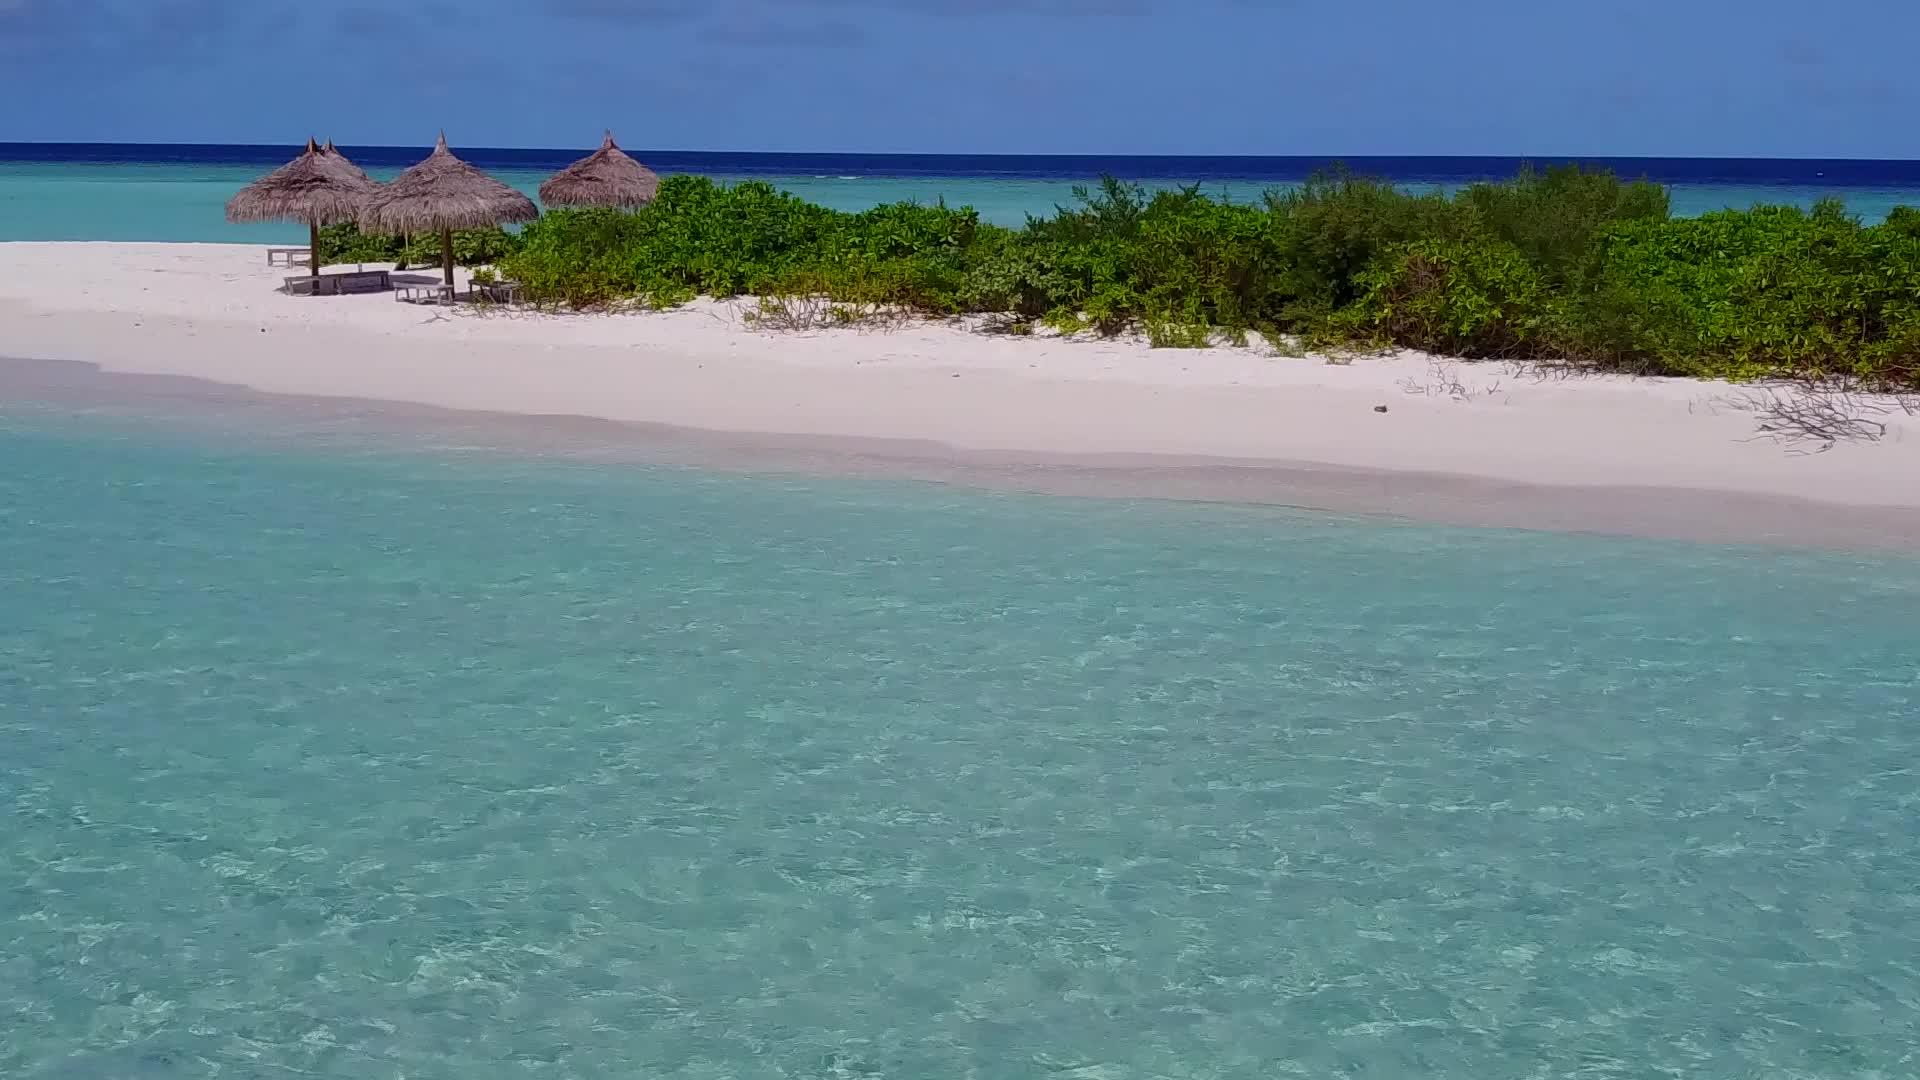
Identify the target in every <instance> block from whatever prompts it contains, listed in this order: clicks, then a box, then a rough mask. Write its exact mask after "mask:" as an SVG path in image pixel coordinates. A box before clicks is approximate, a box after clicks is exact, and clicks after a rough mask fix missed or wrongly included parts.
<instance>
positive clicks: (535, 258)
mask: <svg viewBox="0 0 1920 1080" xmlns="http://www.w3.org/2000/svg"><path fill="white" fill-rule="evenodd" d="M1075 194H1076V199H1075V202H1074V204H1073V205H1071V206H1067V207H1061V208H1059V209H1058V210H1057V211H1056V212H1055V213H1053V214H1051V215H1048V216H1045V217H1035V218H1031V219H1029V220H1028V222H1027V223H1026V225H1025V226H1024V227H1023V228H1020V229H1004V228H998V227H995V226H991V225H985V224H982V223H981V222H980V220H979V218H978V216H977V215H976V214H975V213H974V212H973V211H971V210H967V209H952V208H949V207H946V206H918V205H911V204H897V205H891V206H881V207H876V208H874V209H872V210H868V211H865V212H863V213H857V214H854V213H843V212H839V211H834V210H829V209H826V208H824V207H819V206H815V205H813V204H810V203H808V202H805V201H804V200H801V199H799V198H796V197H794V196H792V195H789V194H785V193H782V192H780V191H777V190H775V189H774V188H773V187H771V186H769V185H767V184H764V183H759V182H749V183H743V184H738V185H735V186H731V187H729V186H725V185H721V184H717V183H714V182H713V181H711V180H708V179H705V178H700V177H690V176H675V177H670V178H668V179H667V180H666V181H665V182H663V184H662V185H661V191H660V196H659V198H658V199H657V200H656V201H655V202H654V204H653V205H651V206H649V207H647V208H646V209H644V210H641V211H639V212H637V213H621V212H615V211H605V210H563V211H556V212H554V213H550V214H548V215H547V216H545V217H543V218H541V219H540V220H539V221H537V222H535V223H533V224H531V225H529V226H527V227H526V229H525V230H524V232H523V233H521V234H520V235H519V236H518V237H517V238H515V237H512V236H509V235H508V234H504V233H502V234H499V236H501V237H504V238H505V240H504V241H502V242H501V246H500V249H499V250H489V251H487V252H486V253H485V257H484V258H480V257H475V258H468V257H467V256H466V255H465V254H463V255H462V258H461V261H462V262H475V261H489V260H493V261H498V262H499V264H500V266H501V270H502V272H503V273H504V274H506V275H507V276H509V277H512V278H515V279H517V280H519V281H520V282H522V283H523V285H524V286H525V287H526V291H527V294H528V295H529V296H531V297H533V298H534V299H535V300H536V301H539V302H546V303H553V304H559V305H567V306H573V307H596V306H603V305H608V304H614V303H621V302H633V301H639V302H642V303H647V304H653V305H668V304H677V303H681V302H684V301H686V300H689V299H691V298H693V297H694V296H698V295H703V294H704V295H710V296H716V297H731V296H741V295H753V296H759V297H762V298H770V299H772V300H775V301H778V302H779V303H778V304H776V306H775V309H776V310H779V311H782V312H785V313H787V316H788V317H787V318H786V319H785V320H784V321H785V322H786V323H792V324H799V323H800V322H805V321H806V320H796V319H795V318H793V317H792V315H793V313H794V312H796V311H799V310H801V309H800V308H798V307H796V306H794V305H793V304H790V303H786V301H789V300H795V299H805V300H807V301H809V302H820V303H824V304H827V305H829V306H828V307H824V308H819V309H818V310H820V311H827V312H830V313H831V317H832V318H833V319H846V318H858V317H863V316H862V315H861V313H879V312H888V313H894V314H898V313H900V312H912V313H920V314H927V315H951V314H983V315H994V316H997V317H999V319H1000V320H1001V322H1002V323H1003V324H1004V325H1010V326H1011V327H1012V328H1013V329H1015V330H1026V329H1029V328H1030V327H1032V326H1033V325H1035V324H1038V323H1043V322H1044V323H1046V324H1048V325H1051V326H1055V327H1059V328H1061V329H1066V330H1080V329H1092V330H1095V331H1098V332H1100V333H1103V334H1114V333H1119V332H1122V331H1126V330H1139V331H1141V332H1143V333H1145V334H1146V336H1147V337H1148V339H1149V340H1150V341H1151V342H1152V343H1154V344H1156V345H1161V346H1174V347H1189V346H1197V345H1204V344H1206V343H1208V342H1209V341H1210V340H1213V339H1214V338H1215V337H1216V336H1217V335H1221V334H1224V335H1225V336H1227V337H1240V336H1243V335H1245V334H1246V333H1249V332H1259V333H1263V334H1267V335H1270V336H1277V335H1292V336H1296V337H1299V338H1303V339H1305V340H1307V341H1310V342H1315V343H1321V344H1341V345H1350V346H1363V347H1364V346H1404V347H1413V348H1421V349H1429V350H1433V351H1437V352H1445V353H1450V354H1459V355H1465V356H1526V357H1532V358H1541V359H1561V360H1570V361H1573V362H1578V363H1586V364H1592V365H1597V366H1604V367H1609V368H1616V369H1623V370H1632V371H1641V372H1649V373H1668V374H1689V375H1720V376H1729V377H1736V378H1750V377H1757V376H1770V375H1789V376H1810V377H1817V376H1821V375H1834V374H1846V375H1851V376H1855V377H1860V378H1864V379H1866V380H1868V381H1870V382H1880V383H1899V384H1902V385H1913V384H1914V383H1916V382H1920V361H1916V357H1917V356H1920V212H1914V211H1905V210H1902V211H1896V212H1895V213H1894V214H1893V215H1891V216H1890V217H1889V218H1888V220H1887V221H1886V222H1885V223H1883V224H1880V225H1876V226H1865V225H1862V224H1861V223H1860V222H1858V221H1856V220H1854V219H1852V218H1850V217H1848V216H1847V215H1846V214H1845V213H1843V212H1842V211H1841V209H1840V208H1839V207H1838V206H1837V205H1826V206H1822V207H1819V208H1816V209H1815V210H1813V211H1811V212H1803V211H1800V210H1795V209H1791V208H1778V207H1758V208H1755V209H1753V210H1749V211H1737V212H1735V211H1729V212H1724V213H1718V214H1709V215H1707V216H1705V217H1701V218H1694V219H1674V218H1672V217H1671V216H1670V214H1669V207H1668V200H1667V193H1666V191H1665V190H1664V189H1662V188H1660V187H1658V186H1656V185H1653V184H1648V183H1631V182H1623V181H1621V180H1620V179H1619V178H1617V177H1615V176H1613V175H1612V174H1610V173H1606V172H1595V171H1587V170H1582V169H1578V168H1573V167H1568V168H1558V169H1548V170H1544V171H1536V170H1531V169H1529V170H1526V171H1523V172H1522V173H1521V174H1520V175H1519V176H1517V177H1516V178H1514V179H1512V180H1509V181H1505V182H1501V183H1483V184H1474V185H1471V186H1469V187H1467V188H1465V189H1463V190H1461V191H1459V192H1457V193H1455V194H1452V195H1448V194H1445V193H1442V192H1437V191H1435V192H1427V193H1411V192H1406V191H1401V190H1399V189H1397V188H1395V187H1393V186H1392V185H1390V184H1387V183H1384V182H1381V181H1377V180H1371V179H1367V178H1365V177H1358V176H1353V175H1350V174H1347V173H1344V172H1335V173H1331V174H1328V175H1325V176H1319V177H1315V178H1313V179H1312V180H1309V181H1308V182H1306V183H1304V184H1302V185H1300V186H1299V187H1297V188H1294V189H1291V190H1286V191H1276V192H1271V193H1269V194H1268V195H1267V196H1266V197H1265V198H1264V199H1263V200H1261V201H1260V202H1259V203H1257V204H1252V205H1248V204H1230V203H1225V202H1221V201H1218V200H1215V199H1210V198H1208V197H1207V196H1205V195H1203V194H1202V193H1201V192H1200V191H1199V189H1198V188H1197V187H1195V188H1185V189H1179V190H1172V191H1159V192H1148V191H1146V190H1144V189H1142V188H1140V187H1137V186H1133V185H1128V184H1123V183H1120V182H1118V181H1114V180H1108V181H1106V182H1105V183H1103V184H1102V185H1100V186H1099V187H1097V188H1088V189H1079V190H1077V191H1076V193H1075ZM423 242H427V241H425V240H424V239H423ZM408 255H409V257H410V258H420V259H421V261H430V260H431V259H432V258H433V257H436V256H437V251H436V250H432V249H431V248H430V244H429V249H427V250H422V251H420V252H419V254H418V255H416V254H415V252H414V251H412V250H410V251H409V252H408ZM806 310H809V311H811V310H815V309H813V308H807V309H806ZM774 321H780V320H774ZM771 324H772V323H771V322H770V325H771Z"/></svg>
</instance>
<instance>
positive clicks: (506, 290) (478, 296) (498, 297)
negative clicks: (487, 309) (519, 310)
mask: <svg viewBox="0 0 1920 1080" xmlns="http://www.w3.org/2000/svg"><path fill="white" fill-rule="evenodd" d="M473 298H474V299H475V300H478V301H481V302H483V303H488V304H517V303H519V302H520V283H519V282H517V281H476V282H474V283H473Z"/></svg>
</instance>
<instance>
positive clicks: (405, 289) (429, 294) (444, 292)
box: [393, 282, 453, 304]
mask: <svg viewBox="0 0 1920 1080" xmlns="http://www.w3.org/2000/svg"><path fill="white" fill-rule="evenodd" d="M393 298H394V300H395V301H396V302H398V303H404V304H451V303H453V286H451V285H448V284H446V283H444V282H435V283H433V284H431V285H396V286H394V288H393Z"/></svg>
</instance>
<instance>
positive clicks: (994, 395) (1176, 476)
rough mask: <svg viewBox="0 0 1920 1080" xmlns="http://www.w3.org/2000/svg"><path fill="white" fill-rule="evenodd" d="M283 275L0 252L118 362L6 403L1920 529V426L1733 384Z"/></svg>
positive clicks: (49, 343)
mask: <svg viewBox="0 0 1920 1080" xmlns="http://www.w3.org/2000/svg"><path fill="white" fill-rule="evenodd" d="M285 272H286V271H285V270H284V269H269V268H268V267H267V266H266V265H265V256H264V253H263V249H261V248H258V247H250V246H241V245H202V244H25V243H14V244H0V356H10V357H21V358H27V359H32V360H57V361H78V362H82V363H86V364H94V365H98V371H99V372H100V374H98V375H91V376H89V375H85V374H76V373H75V372H84V371H85V370H86V369H72V370H66V369H58V368H53V367H49V366H47V365H34V364H17V363H10V364H6V365H0V367H4V369H5V371H4V373H0V395H4V396H5V397H6V398H7V399H9V400H30V399H33V398H35V397H36V396H43V397H51V398H59V397H60V396H61V395H70V396H77V397H79V398H84V397H86V396H87V395H90V394H91V395H108V396H113V395H120V396H125V395H129V394H137V393H140V392H144V391H142V390H140V387H142V386H146V387H148V388H151V386H152V385H153V384H151V383H141V382H139V381H138V380H132V381H128V380H124V379H123V380H121V381H120V382H118V383H114V382H113V380H112V379H111V378H108V377H110V376H116V375H117V376H174V377H180V378H184V379H191V380H205V381H206V382H210V383H214V384H226V385H227V386H228V387H238V388H245V389H246V390H249V391H256V392H259V393H263V394H269V395H292V396H296V397H299V398H304V399H338V400H339V401H341V402H347V401H358V402H363V403H364V402H366V401H385V402H394V403H401V404H402V405H403V406H425V407H429V410H420V411H414V412H409V411H408V410H407V409H405V408H398V407H396V409H395V410H393V415H395V416H402V415H405V416H409V417H412V418H413V420H414V421H418V420H419V419H420V417H422V416H425V415H427V414H428V412H430V411H433V410H472V411H476V412H483V413H492V414H521V415H529V416H533V415H539V416H550V417H552V416H560V417H567V416H571V417H587V418H597V419H599V420H605V421H617V422H620V423H621V424H623V425H629V428H628V429H627V431H626V434H625V435H623V436H621V437H622V438H626V439H628V440H629V441H632V442H634V443H635V444H636V445H639V444H646V445H648V446H651V447H652V449H653V450H655V451H657V452H661V453H667V452H668V451H669V450H670V449H671V448H674V447H678V448H679V451H680V452H683V453H682V456H683V457H685V458H686V459H687V460H692V461H702V462H712V463H720V464H737V465H741V466H744V467H756V468H758V467H784V468H806V469H818V470H820V471H837V470H839V469H843V468H853V469H857V470H859V471H893V472H900V473H904V474H907V475H913V476H919V477H922V478H926V479H939V480H948V481H954V482H966V483H981V484H986V485H988V486H1009V487H1020V488H1026V489H1032V490H1041V491H1061V492H1065V493H1079V494H1104V495H1142V496H1167V497H1176V498H1208V499H1231V500H1235V501H1249V502H1272V503H1285V504H1289V505H1298V506H1307V507H1318V508H1326V509H1334V510H1343V511H1356V512H1384V513H1391V514H1397V515H1404V516H1409V517H1415V518H1423V519H1432V520H1439V521H1447V522H1454V523H1461V524H1489V525H1519V526H1539V527H1547V528H1564V529H1579V530H1597V531H1605V532H1623V533H1635V534H1645V535H1656V536H1677V537H1689V538H1693V537H1697V538H1701V539H1716V540H1718V539H1752V540H1757V541H1765V542H1790V543H1791V542H1805V543H1817V544H1833V545H1838V546H1852V545H1856V544H1859V545H1867V546H1873V547H1902V548H1920V417H1912V416H1908V415H1907V414H1906V413H1904V412H1902V411H1900V410H1897V409H1895V410H1891V411H1889V412H1887V413H1885V414H1883V415H1880V416H1877V417H1876V418H1875V419H1877V420H1879V421H1882V422H1884V423H1885V424H1886V425H1887V432H1886V435H1885V437H1884V438H1882V439H1880V440H1879V441H1877V442H1853V443H1841V444H1839V445H1837V446H1835V447H1834V448H1833V449H1832V450H1830V451H1828V452H1824V453H1806V452H1798V453H1796V452H1794V451H1793V448H1790V447H1785V446H1782V445H1781V444H1779V443H1777V442H1775V441H1772V440H1769V439H1766V438H1756V422H1755V418H1754V416H1753V414H1752V412H1751V411H1750V410H1747V409H1743V408H1742V407H1740V406H1739V405H1738V404H1737V403H1736V402H1737V400H1738V399H1739V398H1741V397H1742V396H1743V395H1745V394H1746V393H1748V392H1747V391H1743V390H1741V389H1739V388H1734V387H1728V386H1725V385H1721V384H1712V383H1701V382H1693V381H1688V380H1633V379H1621V378H1584V379H1572V380H1552V379H1545V380H1543V379H1539V378H1536V377H1532V376H1530V375H1528V374H1527V373H1525V372H1523V371H1518V370H1515V369H1513V368H1511V367H1509V366H1505V365H1499V364H1453V363H1449V362H1446V361H1436V360H1434V359H1432V358H1427V357H1416V356H1407V357H1394V358H1362V359H1359V360H1356V361H1355V362H1353V363H1352V364H1349V365H1335V364H1329V363H1326V362H1325V361H1324V359H1323V358H1301V357H1280V356H1275V355H1272V354H1271V353H1270V352H1265V351H1262V350H1256V349H1232V348H1218V349H1211V350H1204V351H1196V352H1187V351H1172V350H1152V349H1148V348H1147V347H1146V346H1144V345H1143V344H1139V343H1134V342H1067V341H1060V340H1036V339H1008V338H994V337H988V336H983V335H978V334H971V333H968V332H966V331H964V330H962V329H959V328H955V327H949V326H942V325H919V326H914V327H910V328H907V329H902V330H897V331H890V332H879V331H873V332H860V331H836V332H829V333H821V334H810V335H773V334H764V333H757V332H754V331H753V330H751V329H749V328H747V327H745V326H743V325H742V323H741V319H740V315H741V312H742V311H743V310H744V308H741V307H738V306H728V305H715V304H702V305H696V306H694V307H691V308H689V309H685V310H680V311H674V312H666V313H655V314H647V315H633V316H545V315H532V314H514V315H504V314H494V315H476V314H472V313H470V312H465V311H457V310H456V311H446V310H441V309H434V308H420V307H413V306H410V305H404V304H396V303H394V302H393V300H392V298H391V297H390V296H387V295H373V296H359V297H341V298H323V299H317V300H316V299H296V298H291V297H286V296H282V295H280V294H278V293H276V292H275V291H273V286H274V285H275V284H276V283H277V282H278V280H279V278H280V276H282V275H283V274H284V273H285ZM109 384H112V385H111V386H110V385H109ZM170 385H174V386H176V387H178V386H187V385H194V386H198V387H199V389H197V390H194V391H192V392H190V393H189V394H188V396H189V397H191V396H192V395H193V394H199V395H201V396H202V397H203V398H205V397H206V395H213V396H215V397H219V396H220V395H227V398H228V399H229V400H231V399H232V396H233V395H235V394H237V393H239V391H236V390H232V389H226V390H222V389H220V388H218V387H207V386H205V385H204V384H184V383H180V384H170ZM1382 405H1384V406H1386V407H1387V409H1388V411H1387V412H1386V413H1380V412H1377V411H1376V407H1377V406H1382ZM305 407H307V408H313V407H315V406H314V404H313V402H312V401H309V402H307V404H306V406H305ZM320 407H321V408H322V410H323V411H324V408H325V406H324V405H322V406H320ZM355 407H356V408H361V409H363V410H364V408H365V406H364V405H361V406H355ZM435 422H442V423H457V422H462V421H459V420H458V418H457V417H451V418H450V417H449V416H441V417H440V419H439V420H437V421H435ZM636 425H637V426H636ZM611 430H612V429H610V428H607V427H604V426H603V427H596V428H594V431H595V434H594V436H593V437H594V438H596V439H605V438H610V437H611V435H610V432H611ZM703 433H704V434H703ZM1801 449H1802V450H1803V451H1804V449H1805V448H1801ZM668 456H672V455H671V454H669V455H668Z"/></svg>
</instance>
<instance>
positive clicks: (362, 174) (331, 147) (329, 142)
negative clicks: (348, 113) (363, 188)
mask: <svg viewBox="0 0 1920 1080" xmlns="http://www.w3.org/2000/svg"><path fill="white" fill-rule="evenodd" d="M320 149H321V150H323V151H325V152H326V153H329V154H339V155H340V160H341V161H343V162H346V166H347V168H349V169H352V170H353V171H354V172H357V173H359V174H360V179H362V180H365V181H366V182H367V183H369V184H374V185H376V186H377V185H378V184H379V183H380V181H378V180H375V179H374V178H373V177H371V176H368V175H367V170H365V169H363V168H361V167H360V166H358V165H355V164H354V163H353V162H351V161H347V156H346V155H345V154H341V153H340V151H339V150H338V149H336V148H335V147H334V145H333V140H332V139H328V140H327V145H325V146H323V147H321V148H320Z"/></svg>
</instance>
